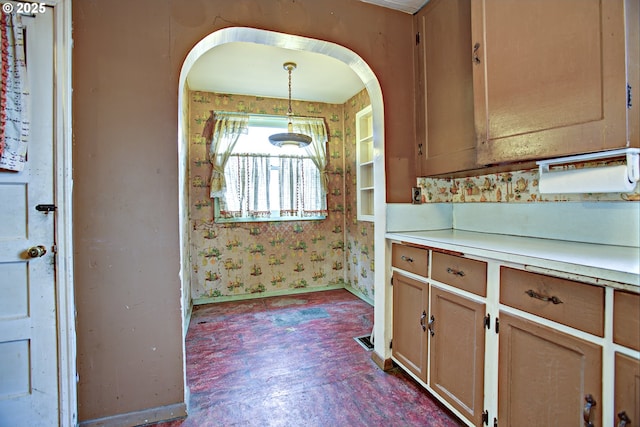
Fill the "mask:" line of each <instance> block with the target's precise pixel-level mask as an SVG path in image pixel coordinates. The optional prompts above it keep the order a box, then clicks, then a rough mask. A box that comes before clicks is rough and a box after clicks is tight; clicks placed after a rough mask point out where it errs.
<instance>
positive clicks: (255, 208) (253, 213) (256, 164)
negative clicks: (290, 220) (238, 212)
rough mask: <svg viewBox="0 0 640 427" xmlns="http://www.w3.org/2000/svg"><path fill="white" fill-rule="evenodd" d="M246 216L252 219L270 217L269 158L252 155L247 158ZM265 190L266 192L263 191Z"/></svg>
mask: <svg viewBox="0 0 640 427" xmlns="http://www.w3.org/2000/svg"><path fill="white" fill-rule="evenodd" d="M247 164H250V165H251V167H250V168H249V169H248V170H247V178H248V182H247V188H248V189H249V195H248V197H247V206H248V208H247V214H248V215H249V216H250V217H252V218H266V217H270V216H271V203H270V200H269V190H270V188H271V173H270V170H271V157H270V156H268V155H252V156H249V157H247ZM265 190H266V191H265Z"/></svg>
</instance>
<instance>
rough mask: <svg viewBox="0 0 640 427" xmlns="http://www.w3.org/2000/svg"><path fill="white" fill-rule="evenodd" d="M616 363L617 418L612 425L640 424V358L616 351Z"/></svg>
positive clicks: (615, 397) (615, 410) (622, 426)
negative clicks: (633, 357)
mask: <svg viewBox="0 0 640 427" xmlns="http://www.w3.org/2000/svg"><path fill="white" fill-rule="evenodd" d="M615 364H616V374H615V396H614V412H615V420H614V422H613V423H612V424H611V425H616V426H620V427H624V426H627V427H628V426H635V425H638V424H640V360H637V359H632V358H631V357H629V356H625V355H624V354H620V353H616V355H615ZM623 422H626V424H625V423H623Z"/></svg>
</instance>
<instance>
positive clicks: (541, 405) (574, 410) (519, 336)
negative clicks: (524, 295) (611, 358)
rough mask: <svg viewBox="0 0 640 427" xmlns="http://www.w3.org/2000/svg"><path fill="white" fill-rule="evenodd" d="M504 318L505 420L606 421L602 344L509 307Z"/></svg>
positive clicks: (501, 381) (501, 407) (501, 409)
mask: <svg viewBox="0 0 640 427" xmlns="http://www.w3.org/2000/svg"><path fill="white" fill-rule="evenodd" d="M499 319H500V326H499V327H500V335H499V336H500V341H499V342H500V344H499V354H498V360H499V361H498V420H500V425H503V426H518V425H526V426H528V427H535V426H539V427H547V426H552V425H555V426H599V425H601V420H602V414H601V412H600V408H601V406H602V405H601V400H602V399H601V390H602V348H601V347H600V346H598V345H596V344H593V343H590V342H587V341H583V340H581V339H578V338H576V337H573V336H570V335H567V334H564V333H562V332H559V331H557V330H554V329H551V328H548V327H546V326H542V325H539V324H537V323H535V322H531V321H529V320H526V319H523V318H520V317H517V316H513V315H510V314H507V313H504V312H501V313H500V318H499ZM589 422H591V423H592V424H589Z"/></svg>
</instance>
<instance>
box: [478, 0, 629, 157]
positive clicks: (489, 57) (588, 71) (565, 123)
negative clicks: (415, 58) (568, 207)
mask: <svg viewBox="0 0 640 427" xmlns="http://www.w3.org/2000/svg"><path fill="white" fill-rule="evenodd" d="M624 9H625V7H624V1H623V0H606V1H602V0H562V1H558V0H536V1H501V0H477V1H474V2H473V3H472V37H473V41H472V47H471V49H475V53H474V54H473V55H474V59H473V60H474V66H473V74H474V76H473V79H474V99H475V124H476V137H477V143H478V148H477V150H478V152H477V153H478V162H479V163H480V164H484V165H489V164H498V163H502V162H509V161H520V160H529V159H535V158H543V157H556V156H562V155H567V154H575V153H584V152H591V151H599V150H605V149H611V148H621V147H625V146H627V75H626V73H627V65H626V59H625V29H626V26H625V10H624ZM632 25H635V26H637V25H638V23H637V22H636V23H635V24H632ZM629 43H631V44H634V45H635V44H637V43H638V40H629ZM471 49H470V50H471ZM475 58H477V59H475ZM636 67H637V64H636ZM636 114H637V110H636ZM636 144H637V141H636Z"/></svg>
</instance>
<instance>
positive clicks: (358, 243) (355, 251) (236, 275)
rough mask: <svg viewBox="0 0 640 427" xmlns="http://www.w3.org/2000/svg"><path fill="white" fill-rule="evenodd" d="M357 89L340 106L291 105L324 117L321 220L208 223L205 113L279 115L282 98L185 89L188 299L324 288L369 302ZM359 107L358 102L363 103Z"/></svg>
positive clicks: (369, 236) (368, 231)
mask: <svg viewBox="0 0 640 427" xmlns="http://www.w3.org/2000/svg"><path fill="white" fill-rule="evenodd" d="M362 103H365V104H364V105H367V104H368V95H367V93H366V91H363V92H361V93H359V94H357V95H355V96H354V97H353V98H352V99H351V100H349V101H347V103H345V104H344V105H338V104H324V103H315V102H299V101H294V102H293V111H294V112H296V113H297V114H300V115H307V116H314V117H324V118H325V121H326V124H327V131H328V133H329V135H330V136H329V141H328V143H327V150H328V157H329V161H328V167H327V169H328V171H329V177H330V178H329V192H328V195H327V205H328V208H329V215H328V216H327V218H326V219H325V220H322V221H288V222H254V223H234V224H216V223H214V222H213V200H212V199H210V198H209V188H208V180H209V176H210V174H211V165H210V163H209V161H208V154H207V153H208V151H209V147H208V146H207V144H206V142H205V140H204V138H203V137H202V129H203V126H204V123H205V121H206V119H207V118H208V117H209V112H210V111H211V110H220V111H241V112H246V113H256V114H279V115H285V114H286V111H287V107H288V100H286V99H273V98H262V97H255V96H241V95H225V94H215V93H208V92H198V91H192V92H190V119H189V120H190V121H189V123H190V126H189V180H190V182H189V188H190V190H189V199H190V200H189V203H190V213H189V216H190V224H191V235H190V241H191V269H192V271H191V293H192V298H193V299H194V300H195V301H196V302H210V301H215V300H216V299H223V298H224V299H230V298H233V297H241V296H247V295H252V294H260V293H264V294H268V293H286V292H288V291H291V292H293V291H294V290H297V289H302V288H308V289H309V290H311V289H312V288H324V287H327V286H333V287H347V288H351V289H352V290H353V291H354V292H355V293H357V294H360V295H361V296H362V297H364V298H365V299H368V298H370V300H371V302H372V301H373V273H372V271H373V228H372V227H373V224H365V225H362V224H361V223H359V222H358V221H356V220H355V212H356V201H355V194H356V192H355V131H354V128H355V112H357V111H358V110H359V109H360V106H361V105H362ZM364 105H363V106H364Z"/></svg>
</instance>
